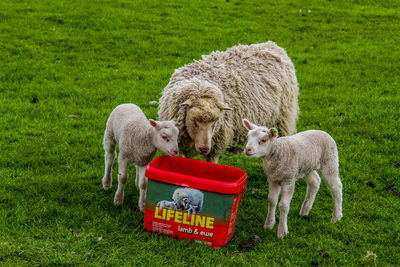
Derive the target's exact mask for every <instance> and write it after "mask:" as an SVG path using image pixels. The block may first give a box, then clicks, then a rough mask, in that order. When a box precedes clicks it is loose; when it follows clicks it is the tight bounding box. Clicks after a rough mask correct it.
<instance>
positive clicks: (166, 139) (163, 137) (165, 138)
mask: <svg viewBox="0 0 400 267" xmlns="http://www.w3.org/2000/svg"><path fill="white" fill-rule="evenodd" d="M161 137H162V139H163V140H165V141H167V142H169V138H168V136H166V135H163V136H161Z"/></svg>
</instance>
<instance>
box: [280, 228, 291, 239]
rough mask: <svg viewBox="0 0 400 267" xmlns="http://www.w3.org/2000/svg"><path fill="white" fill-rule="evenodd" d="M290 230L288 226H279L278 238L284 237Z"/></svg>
mask: <svg viewBox="0 0 400 267" xmlns="http://www.w3.org/2000/svg"><path fill="white" fill-rule="evenodd" d="M288 232H289V231H288V230H287V228H286V227H278V238H279V239H284V238H285V236H287V234H288Z"/></svg>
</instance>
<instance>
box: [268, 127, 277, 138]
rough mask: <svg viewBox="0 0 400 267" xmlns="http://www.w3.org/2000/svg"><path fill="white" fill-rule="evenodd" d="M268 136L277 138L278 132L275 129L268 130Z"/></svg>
mask: <svg viewBox="0 0 400 267" xmlns="http://www.w3.org/2000/svg"><path fill="white" fill-rule="evenodd" d="M269 134H270V135H271V137H278V130H277V129H276V128H271V129H269Z"/></svg>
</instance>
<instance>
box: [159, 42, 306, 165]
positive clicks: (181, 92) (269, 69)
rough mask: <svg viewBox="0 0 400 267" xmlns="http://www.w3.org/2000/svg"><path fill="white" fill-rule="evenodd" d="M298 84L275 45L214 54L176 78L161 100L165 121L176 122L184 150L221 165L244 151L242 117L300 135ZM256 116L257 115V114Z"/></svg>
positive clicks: (177, 73)
mask: <svg viewBox="0 0 400 267" xmlns="http://www.w3.org/2000/svg"><path fill="white" fill-rule="evenodd" d="M298 90H299V89H298V84H297V79H296V75H295V69H294V66H293V63H292V61H291V60H290V58H289V57H288V55H287V54H286V52H285V50H284V49H283V48H281V47H279V46H278V45H276V44H275V43H274V42H271V41H269V42H266V43H261V44H252V45H238V46H234V47H231V48H229V49H227V50H226V51H224V52H220V51H217V52H213V53H211V54H210V55H206V56H203V57H202V59H201V60H199V61H195V62H193V63H191V64H188V65H185V66H183V67H181V68H179V69H177V70H175V72H174V73H173V75H172V76H171V79H170V81H169V83H168V85H167V86H166V87H165V88H164V90H163V92H162V96H161V98H160V100H159V110H158V115H159V118H160V119H163V120H171V119H173V118H176V119H177V125H178V129H179V138H178V143H179V148H180V150H181V152H182V154H183V155H184V156H185V157H189V158H191V157H193V156H194V155H196V153H198V154H202V155H205V156H206V160H207V161H210V162H214V163H217V162H218V159H219V157H220V155H221V154H222V153H223V152H224V151H225V150H229V151H232V152H236V153H237V152H241V151H243V146H244V144H245V142H246V131H245V129H243V127H241V124H242V123H241V122H242V119H243V118H249V119H251V120H252V121H254V122H255V123H258V124H260V125H265V126H269V127H272V126H276V127H278V128H279V130H280V132H281V133H282V134H283V135H291V134H293V133H295V132H296V120H297V116H298V110H299V108H298V101H297V96H298ZM256 111H257V112H256Z"/></svg>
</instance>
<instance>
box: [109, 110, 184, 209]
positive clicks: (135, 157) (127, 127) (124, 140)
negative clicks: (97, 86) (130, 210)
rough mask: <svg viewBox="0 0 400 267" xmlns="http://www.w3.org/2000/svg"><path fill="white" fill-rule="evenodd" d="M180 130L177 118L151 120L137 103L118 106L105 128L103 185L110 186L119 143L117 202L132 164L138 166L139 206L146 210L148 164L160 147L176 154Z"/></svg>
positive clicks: (120, 202) (119, 199)
mask: <svg viewBox="0 0 400 267" xmlns="http://www.w3.org/2000/svg"><path fill="white" fill-rule="evenodd" d="M178 134H179V130H178V128H177V127H176V125H175V122H174V121H154V120H151V119H150V120H147V118H146V116H145V114H144V113H143V111H142V110H141V109H140V108H139V107H138V106H136V105H134V104H122V105H119V106H117V107H116V108H115V109H114V110H113V111H112V112H111V114H110V117H109V118H108V120H107V125H106V130H105V132H104V142H103V145H104V150H105V155H104V157H105V173H104V177H103V180H102V182H103V188H104V190H106V191H107V190H109V189H110V187H111V183H112V177H111V172H112V165H113V162H114V159H115V157H116V152H115V146H116V144H118V146H119V155H118V189H117V192H116V193H115V197H114V204H115V205H120V204H122V202H123V200H124V187H125V183H126V181H127V180H128V165H129V164H134V165H135V166H136V180H135V183H136V188H137V189H139V191H140V196H139V209H140V210H141V211H144V208H145V202H146V188H147V178H146V177H145V176H144V175H145V171H146V167H147V165H148V164H149V163H150V161H151V160H152V159H153V157H154V155H155V154H156V152H157V148H159V149H161V150H162V151H164V152H165V153H167V154H168V155H170V156H176V155H177V154H178V152H179V150H178V143H177V140H178Z"/></svg>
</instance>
